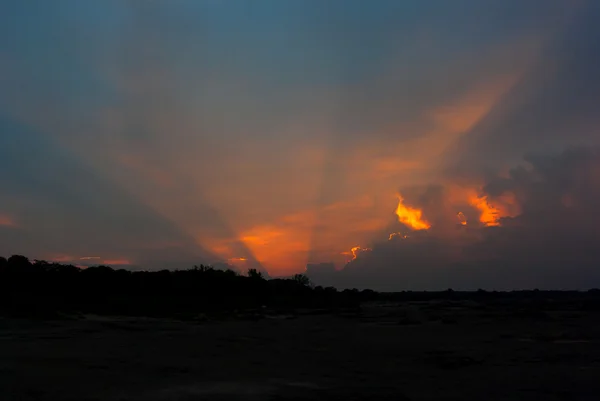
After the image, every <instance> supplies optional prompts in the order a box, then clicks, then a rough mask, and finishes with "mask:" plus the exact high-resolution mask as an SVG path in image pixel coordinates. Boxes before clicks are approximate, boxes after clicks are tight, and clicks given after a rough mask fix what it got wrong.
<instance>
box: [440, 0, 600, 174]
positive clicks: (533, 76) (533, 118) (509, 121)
mask: <svg viewBox="0 0 600 401" xmlns="http://www.w3.org/2000/svg"><path fill="white" fill-rule="evenodd" d="M573 5H575V2H574V3H573ZM564 11H565V15H570V18H568V19H567V21H568V22H567V23H566V24H564V25H565V26H564V27H563V28H560V29H556V30H555V31H554V32H553V34H552V35H550V36H549V37H548V38H546V40H545V42H544V43H545V44H544V46H543V48H542V50H541V52H540V55H539V56H537V59H536V61H535V62H534V63H533V64H532V65H531V66H530V67H529V70H528V72H527V73H525V74H524V75H523V77H521V79H520V80H519V81H518V82H517V83H516V84H515V85H514V87H513V88H512V89H511V90H510V91H509V92H508V93H507V94H506V95H505V96H504V97H503V98H502V100H501V101H499V102H498V103H497V104H496V105H495V107H493V109H492V110H491V111H490V112H489V113H488V114H487V116H486V117H485V118H484V119H482V120H481V121H480V122H479V123H478V124H477V125H476V126H474V127H473V128H472V129H471V131H470V132H469V133H468V134H466V135H465V136H463V137H462V138H461V140H460V141H458V143H457V144H456V145H454V147H453V149H452V151H450V152H448V154H447V155H446V157H447V159H448V174H449V175H450V176H453V177H456V175H457V174H458V175H463V176H473V175H481V173H482V172H488V173H489V172H492V171H494V170H495V169H496V168H497V167H498V166H499V165H502V164H506V163H515V162H517V161H518V159H519V158H520V157H521V156H522V155H523V154H524V153H527V152H531V151H537V152H542V153H548V152H559V151H561V150H562V149H564V148H565V147H568V146H573V145H577V146H582V145H587V144H594V145H597V144H599V138H600V137H599V136H598V135H597V127H598V126H599V125H600V117H599V115H598V113H597V112H596V111H595V105H596V104H598V102H600V77H599V76H598V74H597V73H596V71H598V69H600V56H599V54H600V53H599V52H598V43H599V42H600V27H599V26H598V24H597V20H598V18H600V5H599V4H598V2H594V1H589V2H581V3H579V6H577V7H572V8H567V9H565V10H564Z"/></svg>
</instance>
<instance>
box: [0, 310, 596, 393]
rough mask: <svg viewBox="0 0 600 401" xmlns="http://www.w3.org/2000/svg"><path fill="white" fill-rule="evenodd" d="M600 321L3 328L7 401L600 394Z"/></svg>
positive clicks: (114, 321)
mask: <svg viewBox="0 0 600 401" xmlns="http://www.w3.org/2000/svg"><path fill="white" fill-rule="evenodd" d="M599 318H600V315H598V314H596V313H591V312H586V313H584V312H577V311H561V310H556V311H549V312H548V311H546V312H539V313H529V314H523V313H521V314H519V313H516V312H515V311H506V310H505V311H502V310H497V309H495V310H493V311H490V310H487V309H485V308H481V307H480V306H478V305H473V304H469V303H463V304H449V303H445V304H434V303H423V304H419V303H412V304H404V305H381V304H379V305H369V306H365V307H364V308H363V311H362V313H361V314H356V315H351V314H350V315H345V316H341V315H331V314H323V315H302V316H298V317H295V318H288V317H286V316H265V317H264V318H262V319H260V320H230V321H210V320H208V321H201V322H200V321H199V322H181V321H172V320H164V319H144V318H107V317H98V316H85V317H80V318H77V319H75V318H73V319H62V320H46V321H33V320H23V319H3V320H0V400H6V401H12V400H27V401H29V400H44V401H45V400H52V401H61V400H73V401H74V400H78V401H85V400H132V401H142V400H148V401H162V400H164V401H167V400H175V401H177V400H189V401H191V400H370V399H373V400H414V401H417V400H490V401H491V400H547V401H552V400H598V399H600V380H598V378H600V319H599Z"/></svg>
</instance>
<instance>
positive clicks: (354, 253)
mask: <svg viewBox="0 0 600 401" xmlns="http://www.w3.org/2000/svg"><path fill="white" fill-rule="evenodd" d="M369 251H371V248H362V247H360V246H354V247H352V248H351V249H350V251H349V252H342V255H346V256H352V259H351V260H349V261H348V262H350V261H352V260H355V259H356V258H357V257H358V254H359V253H362V252H369Z"/></svg>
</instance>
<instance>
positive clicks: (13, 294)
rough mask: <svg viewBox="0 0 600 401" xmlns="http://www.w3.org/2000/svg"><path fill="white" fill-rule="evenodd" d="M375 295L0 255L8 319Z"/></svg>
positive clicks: (224, 309) (187, 312)
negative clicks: (86, 265) (10, 317)
mask: <svg viewBox="0 0 600 401" xmlns="http://www.w3.org/2000/svg"><path fill="white" fill-rule="evenodd" d="M372 293H373V292H359V291H357V290H346V291H338V290H336V289H335V288H333V287H328V288H323V287H314V286H312V285H311V284H310V281H309V280H308V278H307V277H306V276H305V275H296V276H294V277H292V278H289V279H271V280H267V279H265V278H264V277H263V275H262V274H261V273H260V272H258V271H256V270H252V269H251V270H249V271H248V274H247V275H241V274H239V273H238V272H236V271H233V270H216V269H213V268H211V267H208V266H203V265H200V266H194V267H193V268H192V269H188V270H175V271H170V270H161V271H129V270H124V269H119V270H115V269H113V268H111V267H107V266H95V267H87V268H79V267H76V266H73V265H68V264H61V263H53V262H47V261H43V260H35V261H33V262H32V261H30V260H29V259H28V258H27V257H25V256H21V255H14V256H11V257H10V258H8V259H6V258H3V257H0V313H2V314H3V315H12V316H35V315H40V316H44V315H48V314H52V313H55V312H64V313H93V314H110V315H138V316H169V317H181V318H190V317H194V316H198V315H204V314H210V315H219V314H222V315H224V316H226V315H231V314H232V313H241V312H244V311H251V310H263V311H264V310H266V309H267V308H268V310H270V311H272V312H286V311H291V310H298V309H302V308H309V309H332V308H333V309H336V308H355V307H357V306H358V305H359V304H360V303H361V302H362V301H364V300H365V299H366V298H368V297H369V296H370V295H372Z"/></svg>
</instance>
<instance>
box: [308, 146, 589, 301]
mask: <svg viewBox="0 0 600 401" xmlns="http://www.w3.org/2000/svg"><path fill="white" fill-rule="evenodd" d="M525 160H526V161H527V163H526V164H524V165H521V166H519V167H517V168H515V169H513V170H511V172H510V173H509V176H508V177H497V178H495V179H493V180H491V181H490V182H488V183H487V184H486V185H485V186H484V194H486V195H488V199H489V201H490V203H491V204H494V202H495V200H498V199H501V197H502V196H503V195H506V194H512V195H513V196H514V199H515V201H516V203H517V204H518V206H519V208H520V210H521V213H520V214H519V215H517V216H515V217H505V218H503V219H501V224H502V225H501V226H500V227H483V228H482V227H479V228H467V227H462V226H459V225H457V224H454V225H453V229H454V231H455V232H454V233H453V234H452V235H450V236H447V235H445V234H447V233H440V231H439V230H438V229H437V227H436V226H434V227H432V228H431V229H430V230H429V231H421V232H413V233H411V234H410V236H409V238H406V239H402V238H395V239H392V240H391V241H385V242H380V243H377V244H375V245H374V246H373V250H372V251H371V252H365V253H361V254H360V255H359V257H358V258H357V259H356V260H355V261H352V262H351V263H349V264H348V265H347V266H346V267H345V268H344V269H343V270H342V271H339V272H337V273H336V274H335V278H332V275H331V274H330V273H329V274H328V275H325V276H322V275H321V271H319V269H316V268H312V269H311V271H309V273H311V274H312V276H313V279H314V280H315V281H316V282H317V283H318V282H319V278H320V277H322V279H324V280H325V281H327V282H337V283H338V284H339V285H342V286H348V287H358V288H366V287H372V288H375V289H383V290H386V289H387V290H393V289H398V288H399V286H400V287H403V288H405V289H418V288H421V289H427V288H438V289H443V288H447V287H454V288H466V289H476V288H487V289H518V288H531V287H539V288H555V289H561V288H579V289H586V288H591V287H598V286H600V266H599V265H598V263H599V261H600V242H599V238H600V215H599V214H598V212H597V207H598V206H597V205H599V204H600V151H599V150H598V149H597V148H593V149H592V148H579V149H571V150H567V151H564V152H562V153H559V154H554V155H550V156H548V155H541V154H537V155H529V156H527V157H526V158H525ZM442 191H443V189H442V188H441V187H430V188H428V189H425V190H423V189H421V190H420V191H418V192H420V193H421V196H420V197H418V196H417V197H415V198H414V199H415V202H417V203H416V204H417V205H419V203H418V202H422V203H421V204H420V206H422V207H423V210H424V211H426V210H427V209H428V208H431V207H433V208H434V209H436V208H438V207H440V204H441V203H440V202H442V201H441V199H444V198H445V197H444V196H443V195H442V194H441V192H442ZM408 193H410V191H408ZM442 209H443V207H442ZM425 215H427V214H426V213H425Z"/></svg>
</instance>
